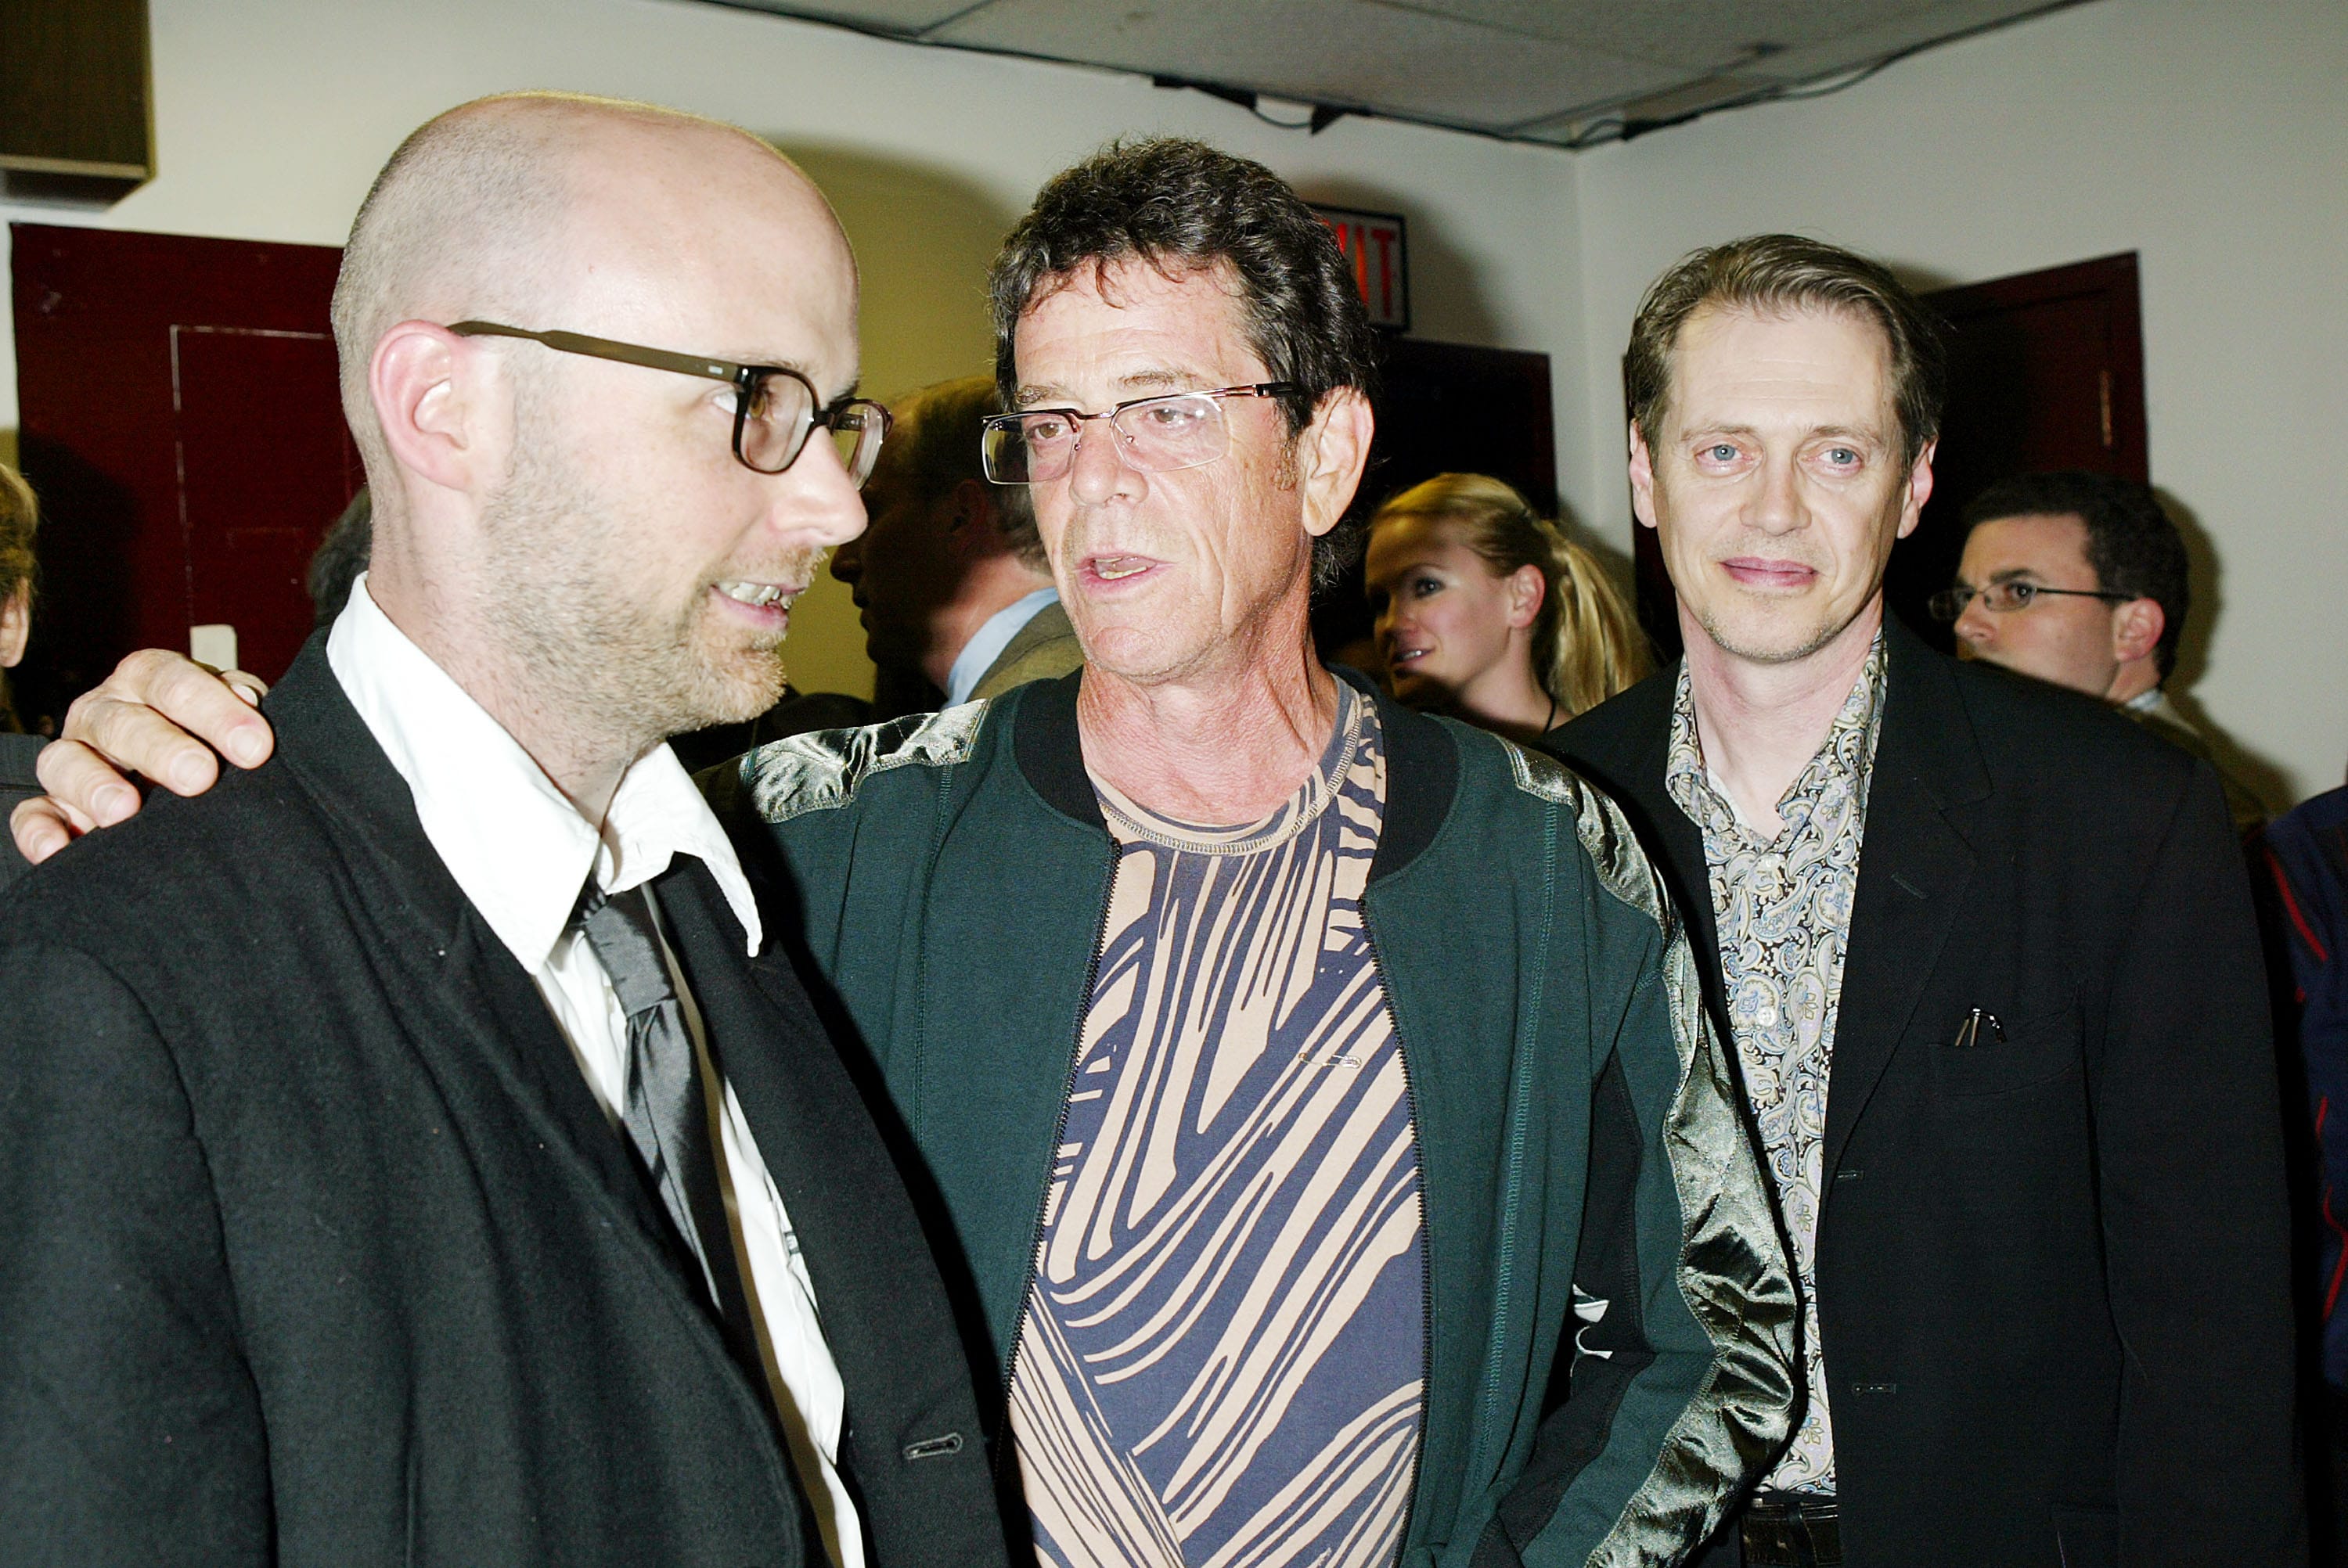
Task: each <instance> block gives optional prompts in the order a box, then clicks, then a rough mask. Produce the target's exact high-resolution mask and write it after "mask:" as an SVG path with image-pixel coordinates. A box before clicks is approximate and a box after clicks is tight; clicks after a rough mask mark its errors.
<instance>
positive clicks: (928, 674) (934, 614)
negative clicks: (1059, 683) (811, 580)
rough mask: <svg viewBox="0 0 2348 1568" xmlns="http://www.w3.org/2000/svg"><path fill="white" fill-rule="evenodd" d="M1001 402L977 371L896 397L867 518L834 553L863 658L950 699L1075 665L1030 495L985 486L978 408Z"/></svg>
mask: <svg viewBox="0 0 2348 1568" xmlns="http://www.w3.org/2000/svg"><path fill="white" fill-rule="evenodd" d="M1002 406H1003V405H1002V404H1001V403H1000V402H999V401H998V400H997V397H996V394H995V389H994V378H993V377H992V376H985V375H973V376H965V377H963V379H961V380H959V381H944V382H940V383H938V384H936V385H934V386H925V387H923V388H922V389H921V390H920V391H918V392H913V393H909V394H907V395H905V396H903V397H901V398H899V399H898V400H897V401H896V402H895V403H894V404H893V405H891V408H890V411H889V412H890V414H891V415H892V416H893V417H894V419H895V424H894V425H892V426H891V430H890V436H889V445H888V447H887V448H886V449H885V450H884V451H883V452H882V453H881V454H880V466H879V467H877V468H875V469H874V470H873V471H872V477H871V478H870V480H869V481H867V482H866V484H865V487H864V509H865V512H866V515H867V516H868V517H869V518H870V522H869V523H868V524H867V525H866V527H865V531H864V533H863V534H862V535H861V536H860V537H859V538H853V539H850V541H849V542H848V543H846V544H844V545H842V546H840V547H839V549H837V550H835V551H834V552H832V558H831V575H832V576H834V577H836V578H838V579H839V580H840V581H842V582H844V583H846V584H848V586H849V588H850V589H851V590H853V593H854V597H855V600H856V607H857V609H858V610H860V611H861V612H862V615H861V618H862V620H863V623H864V651H865V653H866V655H867V656H868V657H870V659H871V661H872V662H873V663H874V665H876V666H878V667H879V668H880V669H881V670H882V671H890V670H906V671H913V672H915V673H917V674H918V675H919V676H920V678H921V681H922V684H924V685H926V686H928V687H930V688H933V689H934V692H935V693H936V695H937V696H941V697H942V698H943V700H944V703H945V705H947V706H952V705H953V704H955V703H959V702H969V701H970V700H971V699H973V698H974V697H994V696H999V695H1001V694H1002V693H1003V692H1007V691H1009V690H1010V689H1011V688H1012V687H1014V686H1016V685H1019V684H1021V683H1022V682H1028V681H1041V680H1047V679H1050V678H1052V677H1054V676H1058V675H1066V674H1067V673H1068V672H1069V671H1072V670H1074V669H1076V667H1077V666H1078V665H1080V664H1082V663H1083V662H1084V657H1085V656H1084V650H1083V649H1082V648H1081V647H1079V646H1078V645H1077V642H1076V632H1075V631H1074V630H1072V629H1071V628H1070V627H1069V625H1068V616H1067V612H1066V610H1062V609H1061V608H1060V596H1059V593H1058V591H1057V590H1056V589H1054V588H1053V586H1052V564H1051V562H1050V560H1048V559H1046V558H1045V554H1044V544H1043V541H1042V540H1041V539H1040V538H1037V537H1036V533H1035V513H1034V511H1033V510H1032V509H1031V508H1030V507H1029V506H1028V504H1027V495H1026V492H1025V490H1024V489H1022V488H1020V487H1015V486H1013V487H1006V486H996V485H990V484H988V483H987V480H986V475H985V472H984V471H983V467H982V466H981V464H980V458H979V443H980V439H981V435H982V432H983V428H984V425H985V422H986V419H987V416H988V415H993V414H997V413H1000V412H1001V411H1002ZM933 705H935V702H934V700H932V702H921V703H918V704H917V706H920V707H930V706H933ZM887 716H889V717H891V718H893V717H895V716H896V715H895V714H894V713H890V714H888V715H887Z"/></svg>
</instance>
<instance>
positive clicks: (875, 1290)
mask: <svg viewBox="0 0 2348 1568" xmlns="http://www.w3.org/2000/svg"><path fill="white" fill-rule="evenodd" d="M754 876H755V873H754ZM654 888H655V890H656V892H657V894H658V896H659V898H660V902H661V913H662V915H663V917H664V918H665V919H666V921H667V923H668V926H669V934H670V939H671V941H672V942H673V943H674V944H675V948H676V953H677V958H678V959H679V961H680V962H681V963H682V964H683V966H684V968H685V975H686V978H687V979H688V981H689V982H690V984H691V985H692V987H693V994H694V999H695V1002H696V1003H697V1004H698V1006H699V1008H700V1009H701V1015H702V1020H703V1022H704V1023H705V1026H706V1027H707V1030H708V1033H709V1040H710V1049H711V1053H712V1055H713V1056H714V1057H715V1058H716V1060H717V1061H719V1062H720V1063H721V1070H722V1071H724V1073H725V1074H726V1080H727V1081H729V1082H730V1083H731V1084H732V1085H733V1087H734V1091H735V1094H736V1097H737V1098H739V1100H740V1101H741V1103H742V1110H743V1113H744V1115H745V1116H746V1117H747V1119H748V1121H749V1122H750V1128H751V1132H752V1134H753V1135H754V1136H755V1137H756V1138H757V1144H758V1153H759V1155H760V1156H761V1158H763V1159H764V1160H765V1162H766V1165H767V1173H768V1174H769V1175H770V1176H772V1177H773V1178H774V1182H775V1187H776V1190H777V1191H778V1193H779V1194H781V1195H782V1200H783V1206H784V1208H785V1209H786V1210H787V1211H788V1214H789V1215H790V1224H791V1229H792V1232H793V1233H794V1235H796V1237H797V1239H798V1247H799V1254H800V1256H801V1258H802V1259H803V1260H804V1261H805V1263H806V1265H807V1269H808V1278H809V1279H810V1280H811V1281H812V1283H813V1284H814V1286H815V1296H816V1302H817V1307H818V1310H819V1312H820V1314H821V1316H822V1319H823V1331H824V1339H825V1341H826V1343H827V1344H828V1345H829V1347H830V1348H831V1353H832V1359H833V1360H834V1362H835V1363H837V1365H838V1366H839V1372H840V1378H841V1381H842V1382H843V1383H844V1385H845V1386H846V1389H847V1394H848V1411H849V1422H848V1427H849V1430H848V1432H847V1434H846V1437H845V1439H844V1440H843V1442H842V1444H841V1456H840V1457H841V1460H842V1462H843V1466H844V1468H845V1469H847V1470H848V1471H850V1474H851V1475H853V1477H854V1478H855V1481H856V1484H857V1486H858V1488H859V1490H860V1492H861V1493H862V1495H863V1498H864V1501H865V1508H864V1513H865V1522H866V1525H867V1527H868V1528H869V1529H870V1531H871V1532H872V1535H873V1541H874V1545H875V1548H876V1551H877V1555H878V1559H879V1561H880V1562H882V1563H891V1564H899V1563H936V1564H939V1565H940V1568H945V1565H948V1564H952V1565H954V1568H960V1565H962V1564H965V1563H984V1562H990V1561H992V1562H1000V1561H1001V1556H1000V1553H1001V1537H1000V1536H999V1534H996V1533H994V1530H993V1527H992V1522H993V1521H994V1517H995V1515H994V1507H993V1501H994V1498H993V1481H992V1480H991V1476H990V1472H989V1470H988V1467H987V1464H986V1460H985V1452H984V1447H983V1434H982V1431H981V1428H980V1424H979V1418H978V1407H977V1403H976V1400H975V1399H973V1395H972V1388H971V1380H970V1360H969V1358H968V1356H967V1355H966V1354H965V1351H964V1348H963V1343H962V1339H961V1337H960V1336H959V1335H958V1334H957V1332H956V1330H955V1327H954V1323H953V1317H952V1315H951V1314H950V1313H949V1312H948V1310H947V1308H946V1305H945V1300H946V1297H945V1289H944V1286H943V1285H942V1282H941V1280H940V1278H939V1276H938V1272H937V1269H936V1266H935V1265H934V1264H933V1263H932V1260H931V1255H930V1251H929V1245H928V1243H927V1241H926V1240H925V1238H924V1237H923V1235H922V1227H921V1224H920V1222H919V1220H918V1219H917V1218H916V1217H915V1215H914V1213H913V1208H912V1204H911V1200H910V1199H909V1198H908V1197H907V1196H906V1194H905V1189H904V1184H903V1182H902V1180H901V1177H900V1176H899V1174H898V1173H897V1170H896V1167H895V1165H894V1164H893V1163H891V1160H890V1157H889V1153H888V1151H887V1149H886V1147H885V1146H884V1145H883V1143H882V1142H881V1139H880V1132H879V1130H878V1129H877V1128H876V1127H875V1126H874V1124H873V1122H872V1119H871V1115H870V1112H868V1111H867V1110H866V1109H865V1106H864V1102H863V1101H862V1099H861V1098H860V1096H859V1094H858V1092H857V1090H856V1087H855V1085H854V1083H853V1082H852V1081H850V1078H849V1076H848V1072H847V1070H846V1068H845V1067H843V1066H842V1064H841V1062H840V1060H839V1053H838V1052H837V1050H835V1049H834V1048H833V1046H832V1044H831V1041H830V1040H829V1037H828V1036H827V1035H826V1034H825V1033H824V1030H823V1027H822V1024H821V1022H820V1021H819V1019H818V1018H817V1016H816V1013H815V1009H814V1007H813V1005H812V1004H811V1003H810V1002H809V1001H808V997H807V993H806V990H805V989H804V988H802V987H801V985H800V984H799V981H798V977H797V976H796V974H794V972H793V971H792V969H791V968H790V965H789V962H788V959H787V958H784V957H783V956H782V954H781V952H780V950H779V948H778V944H775V943H773V942H769V943H768V944H767V950H766V951H765V952H764V953H762V954H761V955H760V956H759V957H758V958H756V959H753V960H750V961H749V962H747V963H746V962H744V960H743V958H742V951H743V933H742V928H741V927H740V926H739V925H738V924H737V923H736V920H735V918H734V915H733V911H732V909H731V908H730V907H728V906H727V905H726V901H725V896H724V894H723V893H722V892H720V891H719V889H718V886H717V884H716V879H715V878H713V877H712V876H710V875H709V873H708V870H707V868H706V867H705V866H703V865H702V863H701V862H700V861H699V860H696V859H690V858H685V859H681V860H680V861H679V862H678V863H677V864H676V865H675V866H673V867H671V869H670V870H669V871H668V872H667V873H665V874H664V876H661V877H659V878H658V879H657V880H656V881H655V882H654ZM766 903H767V905H769V906H771V905H772V903H773V900H771V899H768V900H766Z"/></svg>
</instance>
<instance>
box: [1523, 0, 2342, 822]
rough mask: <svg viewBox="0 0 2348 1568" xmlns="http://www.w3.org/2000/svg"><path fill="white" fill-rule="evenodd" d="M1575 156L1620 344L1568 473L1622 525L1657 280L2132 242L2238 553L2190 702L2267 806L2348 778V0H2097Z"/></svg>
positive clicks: (2173, 413)
mask: <svg viewBox="0 0 2348 1568" xmlns="http://www.w3.org/2000/svg"><path fill="white" fill-rule="evenodd" d="M1577 172H1578V174H1579V181H1578V184H1579V201H1580V208H1581V210H1580V221H1581V241H1582V249H1581V274H1582V289H1583V297H1584V301H1585V307H1586V327H1585V331H1586V333H1587V341H1588V342H1589V343H1592V344H1595V345H1599V346H1600V347H1601V349H1602V350H1603V352H1602V353H1599V354H1592V355H1591V356H1590V357H1589V358H1588V359H1587V360H1586V361H1585V364H1584V373H1585V374H1586V376H1587V383H1586V385H1587V392H1586V397H1585V406H1586V407H1587V408H1588V409H1589V411H1590V416H1591V426H1590V430H1589V432H1588V436H1587V437H1586V442H1585V449H1586V450H1587V451H1589V452H1590V453H1591V467H1590V469H1589V470H1588V473H1587V475H1586V477H1584V478H1583V479H1582V480H1581V482H1580V483H1579V484H1578V485H1570V486H1569V489H1570V491H1571V493H1572V494H1573V496H1574V499H1575V500H1576V501H1577V502H1578V503H1579V504H1580V506H1581V507H1582V515H1583V516H1584V517H1585V518H1590V519H1591V520H1592V521H1593V522H1594V523H1595V524H1596V525H1597V526H1598V527H1599V528H1600V531H1601V532H1603V533H1608V534H1611V535H1612V537H1614V538H1617V539H1624V538H1628V536H1629V530H1630V527H1631V522H1630V507H1629V497H1628V496H1627V494H1626V493H1625V490H1624V487H1623V482H1622V466H1621V463H1620V460H1619V454H1620V452H1621V448H1622V389H1621V382H1620V380H1619V376H1620V370H1619V365H1618V359H1617V356H1618V355H1619V354H1620V352H1621V345H1622V343H1623V342H1624V340H1625V339H1626V337H1627V335H1628V331H1629V326H1630V321H1631V315H1632V311H1633V310H1634V309H1635V307H1636V305H1637V302H1638V298H1639V294H1640V292H1641V291H1642V290H1643V288H1644V286H1645V285H1646V283H1647V282H1648V281H1649V280H1650V279H1652V278H1653V276H1654V275H1655V273H1656V272H1659V271H1661V270H1662V269H1663V267H1665V266H1666V265H1668V264H1669V263H1670V262H1671V261H1673V259H1674V258H1675V257H1677V256H1679V255H1680V254H1682V253H1683V252H1684V251H1687V250H1689V249H1691V248H1693V247H1694V246H1697V245H1703V244H1710V243H1715V242H1717V241H1723V240H1727V239H1731V238H1733V237H1735V236H1736V235H1739V234H1744V233H1748V232H1752V231H1757V230H1769V229H1790V230H1796V231H1803V232H1807V233H1811V234H1816V235H1820V236H1823V237H1826V238H1828V239H1832V240H1836V241H1841V242H1843V243H1846V244H1849V245H1852V246H1855V247H1857V248H1859V249H1860V250H1862V251H1869V252H1871V253H1873V254H1875V255H1878V256H1880V257H1883V258H1885V259H1886V260H1888V261H1891V262H1892V263H1893V264H1895V265H1896V266H1899V267H1900V268H1901V269H1902V270H1903V271H1905V272H1910V273H1921V274H1925V275H1928V276H1931V277H1932V278H1934V279H1935V280H1936V281H1938V282H1949V283H1962V282H1976V281H1978V280H1981V279H1985V278H1992V277H1998V276H2002V275H2003V274H2006V273H2011V272H2026V271H2031V270H2034V269H2036V268H2040V267H2048V266H2054V265H2056V264H2059V263H2062V262H2066V261H2080V260H2083V259H2085V258H2087V257H2090V256H2098V255H2104V254H2106V253H2109V252H2112V251H2137V253H2138V255H2139V257H2140V259H2141V263H2142V269H2143V271H2142V283H2143V295H2144V340H2145V343H2144V347H2145V380H2146V399H2147V414H2148V416H2149V420H2150V429H2151V457H2152V477H2153V483H2154V484H2155V486H2156V487H2158V488H2160V489H2161V490H2163V491H2164V492H2166V493H2167V494H2168V495H2169V496H2171V497H2174V498H2175V499H2176V500H2177V501H2179V502H2181V503H2182V504H2183V506H2184V507H2185V508H2187V510H2188V512H2189V514H2190V515H2191V517H2192V518H2195V519H2197V520H2198V522H2199V528H2200V531H2201V532H2202V533H2203V534H2204V535H2206V538H2207V543H2208V547H2209V552H2210V553H2211V554H2213V555H2214V557H2215V559H2216V563H2217V566H2218V576H2217V581H2216V583H2215V585H2214V587H2215V589H2216V591H2215V593H2214V595H2209V597H2210V598H2212V600H2213V601H2214V608H2215V610H2216V619H2215V621H2214V624H2213V630H2212V634H2211V637H2210V641H2209V653H2208V668H2207V670H2206V671H2204V672H2203V673H2202V674H2201V675H2200V677H2199V681H2198V682H2197V683H2196V684H2195V686H2194V688H2193V691H2192V696H2194V697H2196V698H2198V699H2199V703H2200V706H2201V708H2202V709H2203V710H2204V711H2205V712H2207V713H2208V715H2209V718H2210V719H2211V720H2213V721H2214V722H2215V723H2216V724H2217V725H2218V726H2219V728H2220V729H2221V730H2222V731H2224V732H2226V733H2228V734H2230V736H2231V737H2232V738H2233V740H2234V741H2235V742H2236V743H2239V745H2240V747H2241V748H2242V749H2243V751H2244V752H2246V753H2249V761H2250V763H2251V764H2257V763H2260V762H2263V763H2265V764H2271V771H2269V772H2267V773H2265V774H2264V775H2263V777H2262V779H2258V780H2256V781H2255V782H2263V783H2264V784H2266V785H2267V793H2269V794H2273V795H2276V796H2279V797H2283V796H2287V798H2289V799H2297V798H2299V797H2301V796H2302V795H2305V794H2311V793H2312V792H2314V791H2316V790H2320V789H2324V788H2329V787H2330V786H2332V785H2333V784H2338V783H2339V782H2340V781H2341V775H2342V765H2343V757H2348V456H2343V453H2348V434H2343V433H2348V5H2343V3H2342V0H2257V3H2255V4H2220V3H2218V0H2096V4H2093V5H2083V6H2080V7H2078V8H2076V9H2073V10H2068V11H2063V12H2058V13H2055V14H2054V15H2049V16H2045V17H2043V18H2040V19H2038V20H2035V21H2033V22H2028V23H2024V24H2023V25H2021V26H2015V27H2012V28H2008V29H2005V30H2003V31H2000V32H1996V33H1991V34H1986V35H1984V36H1981V37H1979V38H1975V39H1972V40H1969V41H1966V42H1963V43H1960V44H1955V45H1951V46H1946V47H1944V48H1941V49H1936V50H1932V51H1931V52H1929V53H1927V54H1924V55H1921V56H1917V57H1916V58H1914V59H1911V60H1908V61H1904V62H1901V63H1900V64H1899V65H1897V66H1894V67H1891V68H1890V69H1889V70H1887V71H1885V72H1883V73H1882V74H1881V75H1879V76H1878V77H1875V78H1873V79H1872V80H1870V81H1868V82H1866V83H1864V84H1862V85H1860V86H1859V87H1854V88H1852V89H1851V90H1849V91H1848V92H1845V93H1841V94H1838V95H1835V96H1833V97H1822V98H1818V99H1814V100H1811V101H1809V102H1805V103H1797V104H1784V105H1776V106H1771V107H1767V108H1756V109H1749V110H1746V111H1742V112H1739V113H1735V114H1727V115H1721V116H1718V117H1716V118H1710V119H1706V120H1703V121H1699V122H1697V123H1695V124H1694V125H1691V126H1687V127H1684V128H1679V129H1674V130H1671V131H1665V132H1662V133H1659V134H1656V135H1654V136H1653V137H1650V138H1643V139H1640V140H1638V141H1634V142H1630V143H1626V144H1622V145H1618V146H1614V147H1610V148H1606V149H1599V150H1596V151H1593V152H1591V153H1588V154H1584V155H1582V156H1581V158H1580V159H1577ZM2195 587H2196V591H2197V592H2201V593H2205V594H2206V592H2207V589H2208V588H2209V585H2207V584H2205V583H2203V582H2199V581H2197V583H2196V584H2195ZM2201 613H2202V611H2201V610H2199V608H2198V607H2197V610H2196V616H2197V618H2198V617H2199V615H2200V614H2201ZM2275 804H2283V801H2282V800H2281V799H2278V800H2277V801H2276V802H2275Z"/></svg>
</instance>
